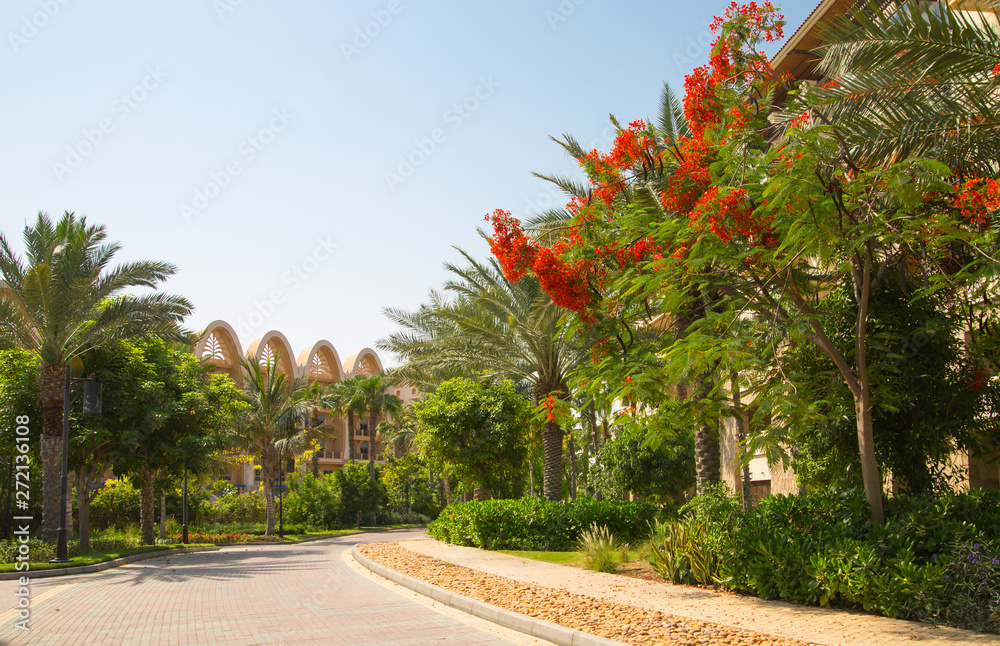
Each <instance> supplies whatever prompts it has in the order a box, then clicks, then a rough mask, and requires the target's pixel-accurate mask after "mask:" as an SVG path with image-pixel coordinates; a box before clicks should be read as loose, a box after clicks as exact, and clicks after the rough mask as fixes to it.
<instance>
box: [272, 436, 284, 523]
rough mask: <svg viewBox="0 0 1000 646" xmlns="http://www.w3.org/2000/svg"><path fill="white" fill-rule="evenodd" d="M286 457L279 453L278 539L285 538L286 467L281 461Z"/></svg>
mask: <svg viewBox="0 0 1000 646" xmlns="http://www.w3.org/2000/svg"><path fill="white" fill-rule="evenodd" d="M282 457H284V453H283V452H282V451H281V450H279V451H278V538H284V537H285V516H284V511H285V508H284V504H283V501H284V496H283V494H284V489H285V465H284V464H282V462H281V459H282ZM272 500H273V498H272Z"/></svg>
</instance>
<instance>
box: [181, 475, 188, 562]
mask: <svg viewBox="0 0 1000 646" xmlns="http://www.w3.org/2000/svg"><path fill="white" fill-rule="evenodd" d="M181 522H182V523H183V525H181V543H183V544H185V545H187V542H188V472H187V467H184V505H183V507H182V509H181Z"/></svg>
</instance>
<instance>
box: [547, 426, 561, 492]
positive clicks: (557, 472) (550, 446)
mask: <svg viewBox="0 0 1000 646" xmlns="http://www.w3.org/2000/svg"><path fill="white" fill-rule="evenodd" d="M562 443H563V430H562V428H561V427H560V426H559V425H558V424H556V423H555V422H548V423H546V424H545V429H544V430H543V431H542V449H543V450H544V452H545V465H544V467H543V469H542V493H543V494H544V495H545V498H546V500H561V499H562V476H563V465H562Z"/></svg>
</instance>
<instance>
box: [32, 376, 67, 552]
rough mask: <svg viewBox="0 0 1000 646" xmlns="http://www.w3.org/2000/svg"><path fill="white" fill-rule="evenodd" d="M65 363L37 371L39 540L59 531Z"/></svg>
mask: <svg viewBox="0 0 1000 646" xmlns="http://www.w3.org/2000/svg"><path fill="white" fill-rule="evenodd" d="M65 378H66V365H65V364H62V363H59V364H51V363H49V364H43V365H42V367H41V369H40V370H39V374H38V389H39V394H40V397H39V399H40V402H41V407H42V436H41V447H40V448H41V454H42V540H43V541H48V542H55V541H56V539H57V537H58V534H59V496H60V492H59V484H60V478H61V473H60V471H61V467H62V425H63V393H64V391H65Z"/></svg>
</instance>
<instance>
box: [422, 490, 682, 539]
mask: <svg viewBox="0 0 1000 646" xmlns="http://www.w3.org/2000/svg"><path fill="white" fill-rule="evenodd" d="M663 515H668V516H669V515H670V513H669V512H663V511H661V509H660V508H659V507H657V506H656V505H653V504H650V503H645V502H623V501H620V500H603V501H597V500H593V499H590V498H581V499H578V500H576V501H572V502H565V503H563V502H550V501H547V500H542V499H540V498H524V499H522V500H485V501H470V502H462V503H455V504H452V505H449V506H448V507H447V508H445V510H444V511H442V512H441V515H440V516H438V518H437V520H435V521H434V522H432V523H431V524H430V527H429V528H428V531H429V532H430V534H431V536H433V537H434V538H436V539H438V540H441V541H447V542H449V543H453V544H455V545H466V546H471V547H482V548H486V549H493V550H496V549H508V550H549V551H566V550H571V549H573V548H574V547H575V542H576V540H577V539H578V538H579V536H580V533H581V532H582V531H583V530H585V529H587V528H589V527H590V526H591V525H593V524H595V523H596V524H598V525H604V526H607V528H608V529H609V530H610V531H611V533H612V534H614V535H615V536H616V537H618V538H620V539H622V540H625V541H628V542H630V543H631V542H636V541H640V540H643V539H645V538H647V537H648V536H649V533H650V525H651V524H652V523H654V522H655V521H656V520H657V519H658V518H660V517H661V516H663Z"/></svg>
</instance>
